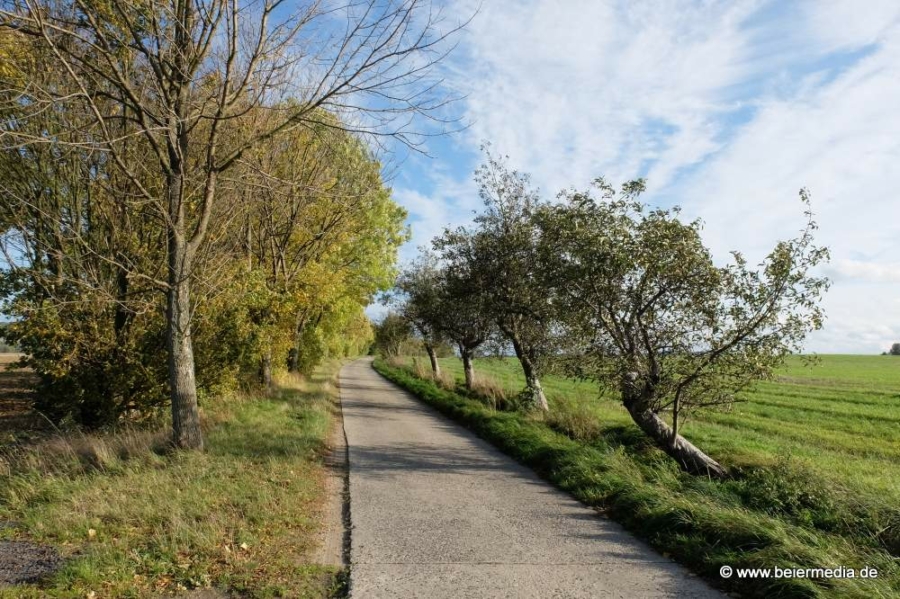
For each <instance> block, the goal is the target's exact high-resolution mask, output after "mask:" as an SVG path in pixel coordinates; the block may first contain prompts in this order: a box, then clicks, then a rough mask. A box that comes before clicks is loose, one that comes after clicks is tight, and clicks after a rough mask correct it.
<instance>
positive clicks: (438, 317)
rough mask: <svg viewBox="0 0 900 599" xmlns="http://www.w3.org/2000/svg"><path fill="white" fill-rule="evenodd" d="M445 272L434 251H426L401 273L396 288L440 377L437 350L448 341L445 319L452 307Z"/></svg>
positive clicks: (403, 306) (434, 370) (403, 312)
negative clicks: (446, 301) (446, 298)
mask: <svg viewBox="0 0 900 599" xmlns="http://www.w3.org/2000/svg"><path fill="white" fill-rule="evenodd" d="M441 285H442V279H441V271H440V267H439V266H438V263H437V260H436V258H435V256H434V255H433V254H430V253H427V252H426V253H423V254H422V255H421V256H420V257H419V258H418V260H416V261H415V262H413V263H412V264H411V265H410V266H409V267H408V268H406V269H405V270H403V272H401V273H400V276H399V277H398V278H397V283H396V288H397V290H398V291H399V292H400V294H402V296H403V299H402V305H401V308H400V309H401V313H402V315H403V317H404V318H405V319H406V320H407V321H409V323H410V324H411V325H412V327H413V328H414V329H415V330H416V332H417V333H418V334H419V335H420V336H421V337H422V344H423V345H424V346H425V352H426V353H427V354H428V359H429V360H430V361H431V370H432V372H433V373H434V374H435V376H440V373H441V366H440V363H439V362H438V359H437V358H438V355H437V351H438V348H439V347H440V346H441V344H442V343H443V341H444V331H443V327H444V324H443V323H444V320H445V319H446V318H447V317H448V309H449V308H450V307H449V306H447V305H445V304H444V303H443V301H442V300H443V299H444V293H443V291H444V290H443V289H442V287H441Z"/></svg>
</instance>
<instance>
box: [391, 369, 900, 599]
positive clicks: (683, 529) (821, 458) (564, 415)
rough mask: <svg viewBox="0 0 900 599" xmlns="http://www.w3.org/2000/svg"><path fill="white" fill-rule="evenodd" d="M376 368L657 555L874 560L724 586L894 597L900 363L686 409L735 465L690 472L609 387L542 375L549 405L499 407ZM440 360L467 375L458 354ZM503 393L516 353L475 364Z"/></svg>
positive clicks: (700, 567) (814, 562)
mask: <svg viewBox="0 0 900 599" xmlns="http://www.w3.org/2000/svg"><path fill="white" fill-rule="evenodd" d="M377 367H378V369H379V371H381V372H382V373H384V374H386V375H387V376H388V377H389V378H391V379H393V380H395V381H397V382H399V383H400V384H402V385H403V386H406V387H408V388H410V389H411V390H413V391H414V392H415V393H416V394H417V395H419V396H420V397H422V398H423V399H425V400H426V401H428V402H429V403H431V404H433V405H435V406H436V407H438V408H439V409H441V410H442V411H444V412H445V413H447V414H449V415H450V416H452V417H454V418H456V419H458V420H460V421H461V422H463V423H464V424H466V425H467V426H469V427H470V428H472V429H473V430H475V431H476V432H477V433H478V434H480V435H481V436H483V437H485V438H487V439H489V440H491V441H492V442H494V443H495V444H497V445H498V446H499V447H500V448H501V449H503V450H505V451H507V452H508V453H510V455H512V456H514V457H516V458H517V459H519V460H520V461H522V462H523V463H526V464H528V465H529V466H531V467H533V468H534V469H535V470H536V471H538V472H539V473H540V474H541V475H543V476H544V477H546V478H547V479H548V480H550V481H552V482H554V483H555V484H557V485H558V486H560V487H561V488H563V489H566V490H567V491H569V492H571V493H572V494H573V495H575V496H576V497H578V498H579V499H581V500H582V501H585V502H586V503H588V504H591V505H595V506H599V507H602V508H604V509H605V510H606V511H607V513H608V514H609V515H610V516H611V517H613V518H615V519H617V520H619V521H620V522H622V523H623V524H625V525H626V526H627V527H628V528H630V529H631V530H633V531H635V532H636V533H638V534H639V535H641V536H643V537H644V538H646V539H647V540H649V541H650V542H651V543H652V544H653V545H655V546H656V547H657V548H659V549H660V550H661V551H663V552H665V553H667V554H669V555H671V556H672V557H673V558H675V559H677V560H678V561H681V562H682V563H685V564H686V565H689V566H690V567H692V568H693V569H695V570H696V571H697V572H698V573H701V574H704V575H706V576H708V577H709V578H710V579H711V580H713V581H716V582H719V583H722V584H726V585H727V583H723V581H720V580H718V579H719V577H718V574H717V573H718V569H719V567H720V566H721V565H725V564H728V565H731V566H733V567H738V566H748V567H775V566H779V567H782V568H784V567H834V566H838V565H843V566H847V567H857V568H861V567H863V566H872V567H876V568H878V569H879V571H880V573H881V575H880V576H879V578H878V579H877V580H831V581H811V580H796V579H795V580H773V579H770V580H759V579H758V580H756V581H747V580H745V581H741V582H737V581H736V579H732V580H731V581H730V582H731V585H732V586H731V587H729V588H730V589H732V590H735V591H739V592H740V593H741V594H742V595H744V596H751V597H762V596H767V597H768V596H776V597H860V598H862V597H897V596H900V560H898V556H900V508H898V506H900V426H898V418H900V397H898V395H900V359H895V358H892V357H889V356H884V357H882V356H873V357H858V356H824V357H823V358H822V360H821V362H820V363H819V364H818V365H815V366H811V367H806V366H804V365H803V363H802V361H801V360H799V359H795V360H791V361H790V362H789V363H788V364H787V366H786V367H785V368H784V369H783V370H782V371H781V372H779V373H778V378H777V379H776V380H774V381H771V382H765V383H762V384H760V385H759V386H758V388H756V389H755V390H754V391H753V392H752V393H748V394H747V395H746V397H744V398H743V399H745V400H746V401H744V402H742V403H739V404H737V405H736V406H735V407H734V408H733V409H732V410H731V411H729V412H707V413H705V414H697V415H695V416H694V417H692V418H691V419H690V420H689V421H688V424H687V426H686V427H685V428H684V429H683V430H684V434H685V435H686V436H687V437H688V438H689V439H690V440H692V441H694V442H695V443H697V444H698V445H699V446H700V447H702V448H703V449H704V450H706V451H707V452H709V453H710V454H711V455H713V457H715V458H717V459H719V460H720V461H722V462H723V463H724V464H725V465H726V466H728V467H729V468H730V469H731V470H732V472H733V473H734V477H733V478H732V479H731V480H728V481H724V482H716V481H710V480H707V479H703V478H696V477H691V476H689V475H686V474H684V473H682V472H680V471H679V470H678V468H677V467H676V465H675V464H674V463H673V462H672V461H671V460H670V459H668V458H667V457H666V456H665V455H664V454H663V453H662V452H660V451H659V450H657V449H656V448H654V447H653V446H652V445H651V444H650V443H649V442H647V440H646V439H645V438H644V437H643V436H642V435H641V433H640V432H639V431H638V429H637V428H636V427H635V426H634V425H633V423H632V422H631V420H630V418H629V417H628V414H627V413H626V411H625V410H624V408H622V407H621V405H620V404H619V403H618V402H617V401H616V400H615V398H614V397H612V396H607V397H599V394H598V392H597V389H596V388H595V387H594V386H593V385H591V384H588V383H584V382H578V381H572V380H566V379H561V378H555V377H547V379H546V380H545V381H544V387H545V390H546V392H547V395H548V399H549V402H550V406H551V411H550V414H549V415H547V416H543V415H539V414H523V413H515V412H501V411H495V410H492V409H491V408H490V407H488V406H486V405H485V403H484V402H482V401H478V400H477V399H473V398H470V397H464V396H463V395H461V394H460V393H459V392H458V391H459V389H457V390H456V391H452V390H448V389H446V388H442V387H440V386H438V385H436V384H435V383H434V382H432V381H428V380H422V379H420V378H417V377H416V376H415V375H414V374H413V371H414V370H415V369H411V368H408V369H397V368H391V367H390V366H388V365H387V364H384V363H378V364H377ZM442 367H443V369H444V370H445V371H446V373H447V374H449V375H450V376H452V377H455V378H456V380H457V381H459V380H461V379H462V370H461V365H460V364H459V361H458V360H455V359H452V358H451V359H445V360H443V361H442ZM476 373H478V374H480V376H482V377H485V378H487V379H492V380H493V381H494V382H495V383H496V384H499V385H501V386H503V387H505V388H506V389H507V390H508V392H509V394H510V395H512V394H514V393H516V392H517V391H518V390H520V388H521V386H522V385H523V379H522V377H521V374H520V371H519V369H518V365H517V363H516V362H515V361H513V360H498V359H485V360H479V361H477V362H476Z"/></svg>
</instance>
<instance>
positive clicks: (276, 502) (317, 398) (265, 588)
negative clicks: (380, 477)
mask: <svg viewBox="0 0 900 599" xmlns="http://www.w3.org/2000/svg"><path fill="white" fill-rule="evenodd" d="M336 371H337V363H332V364H329V365H327V367H325V368H323V369H321V370H320V371H319V372H318V373H317V374H316V376H314V377H313V378H312V379H311V380H308V381H301V380H299V379H289V380H286V381H284V386H283V387H282V389H281V391H280V392H279V393H278V394H277V395H275V396H273V397H270V398H260V397H245V398H242V399H234V400H229V401H227V402H225V401H221V402H220V403H219V404H218V405H216V402H211V403H212V405H210V406H208V407H207V408H206V414H207V421H208V422H210V423H211V426H210V427H209V430H208V432H207V438H206V444H207V449H206V451H205V452H171V451H164V450H161V449H160V448H159V445H160V444H159V439H158V438H157V437H159V435H157V434H154V433H141V434H138V433H133V436H134V437H135V438H139V439H141V440H142V441H141V442H140V443H139V442H137V441H135V442H133V443H132V446H131V450H130V453H128V454H122V453H120V452H119V451H118V447H119V445H120V444H119V443H118V441H117V440H116V439H115V438H112V437H109V436H107V437H102V436H98V437H95V438H89V437H82V438H75V439H72V440H71V446H70V447H68V448H67V447H66V442H65V440H59V439H57V440H56V441H54V442H53V443H54V445H55V447H50V446H43V447H38V448H35V449H34V450H33V453H35V452H36V455H37V457H35V456H31V457H24V456H10V457H9V461H10V466H9V468H10V471H8V472H7V473H6V475H5V476H2V477H0V520H9V521H14V522H16V523H17V525H18V526H17V528H15V529H6V530H4V531H3V532H2V533H0V534H3V535H4V536H6V537H23V538H27V539H30V540H33V541H37V542H41V543H48V544H51V545H53V546H55V547H58V548H60V550H61V552H62V553H63V554H64V555H66V556H67V557H68V560H67V562H66V565H65V567H64V568H63V570H62V571H61V572H60V573H59V574H58V575H56V576H55V577H53V578H50V579H49V580H47V581H45V582H44V583H43V584H42V585H40V586H38V585H26V586H20V587H16V588H12V589H3V590H0V597H45V596H52V597H86V596H89V594H90V593H91V592H93V593H95V594H96V596H97V597H143V596H158V595H159V594H160V593H167V592H172V591H178V590H184V589H192V588H204V587H209V586H216V587H220V588H225V589H228V590H231V591H235V592H238V593H241V594H242V595H247V596H254V597H255V596H260V597H265V596H292V597H304V596H308V597H322V596H327V595H328V594H329V593H330V592H331V590H333V587H336V585H337V578H336V574H337V572H336V571H335V570H334V569H333V568H328V567H323V566H317V565H314V564H311V563H310V552H311V550H312V549H313V547H314V543H315V535H316V531H317V530H318V527H319V520H320V509H321V504H322V500H323V493H324V486H323V483H324V478H323V466H322V459H323V452H324V442H325V438H326V434H327V431H328V427H329V423H330V418H331V415H330V411H331V410H332V409H333V403H332V400H333V394H334V393H335V392H336V391H335V389H334V386H333V385H332V383H331V379H332V377H333V375H334V374H335V373H336ZM141 443H143V444H141ZM91 452H93V453H94V454H97V455H100V456H101V458H100V459H99V460H97V459H95V460H93V461H91V460H88V459H85V458H84V456H86V455H88V454H90V453H91Z"/></svg>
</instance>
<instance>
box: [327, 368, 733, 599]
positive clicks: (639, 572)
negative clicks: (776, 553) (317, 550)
mask: <svg viewBox="0 0 900 599" xmlns="http://www.w3.org/2000/svg"><path fill="white" fill-rule="evenodd" d="M341 401H342V405H343V413H344V429H345V430H346V433H347V442H348V444H349V448H350V519H351V522H352V531H351V551H350V564H351V566H350V568H351V569H350V590H351V596H352V597H353V598H354V599H371V598H375V597H390V598H396V599H403V598H407V597H422V598H428V599H440V598H444V597H446V598H453V599H458V598H464V597H541V598H544V597H560V598H562V597H565V598H569V597H591V598H594V597H628V598H632V597H698V598H700V597H702V598H713V597H716V598H719V597H721V595H720V594H719V593H717V592H715V591H713V590H712V589H711V588H710V587H708V586H707V585H706V584H705V583H703V582H702V581H700V580H698V579H697V578H694V577H692V576H691V575H689V574H688V573H687V572H686V571H685V570H684V569H683V568H681V567H680V566H678V565H677V564H674V563H672V562H671V561H669V560H667V559H664V558H662V557H661V556H660V555H659V554H657V553H655V552H654V551H653V550H652V549H650V548H649V547H648V546H646V545H645V544H643V543H641V542H639V541H637V540H635V539H634V538H633V537H632V536H631V535H630V534H628V533H627V532H626V531H624V530H623V529H622V528H621V527H620V526H618V525H616V524H615V523H613V522H610V521H609V520H606V519H603V518H601V517H599V516H597V515H596V514H595V513H594V512H593V511H592V510H590V509H589V508H587V507H585V506H584V505H582V504H581V503H579V502H577V501H575V500H574V499H572V498H571V497H569V496H567V495H566V494H564V493H562V492H560V491H558V490H556V489H554V488H553V487H551V486H550V485H548V484H547V483H545V482H544V481H542V480H541V479H540V478H538V477H537V475H535V474H534V473H533V472H532V471H530V470H528V469H527V468H525V467H523V466H521V465H519V464H517V463H516V462H515V461H513V460H512V459H510V458H509V457H507V456H505V455H503V454H501V453H500V452H499V451H497V450H496V449H494V448H493V447H492V446H490V445H489V444H487V443H486V442H484V441H482V440H480V439H478V438H477V437H475V436H474V435H473V434H471V433H470V432H468V431H466V430H465V429H463V428H462V427H460V426H457V425H456V424H454V423H452V422H451V421H449V420H446V419H445V418H444V417H442V416H441V415H439V414H437V413H436V412H434V411H432V410H431V409H430V408H428V407H427V406H425V405H423V404H422V403H420V402H419V401H418V400H416V399H414V398H413V397H412V396H411V395H409V394H408V393H406V392H405V391H402V390H401V389H399V388H398V387H396V386H395V385H393V384H392V383H390V382H388V381H386V380H385V379H383V378H382V377H381V376H379V375H378V373H376V372H375V371H374V370H372V367H371V361H370V360H369V359H364V360H358V361H356V362H353V363H351V364H348V365H347V366H345V367H344V369H343V370H342V371H341Z"/></svg>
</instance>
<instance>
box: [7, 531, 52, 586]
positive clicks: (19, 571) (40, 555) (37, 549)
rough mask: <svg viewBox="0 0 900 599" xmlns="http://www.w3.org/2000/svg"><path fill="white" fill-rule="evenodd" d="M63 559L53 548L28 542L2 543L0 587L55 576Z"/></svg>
mask: <svg viewBox="0 0 900 599" xmlns="http://www.w3.org/2000/svg"><path fill="white" fill-rule="evenodd" d="M62 565H63V559H62V557H61V556H60V555H59V552H57V551H56V549H54V548H53V547H50V546H48V545H38V544H36V543H30V542H28V541H0V586H2V585H9V584H22V583H25V582H34V581H36V580H39V579H41V578H43V577H45V576H48V575H50V574H53V573H54V572H56V571H57V570H59V569H60V568H61V567H62Z"/></svg>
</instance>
